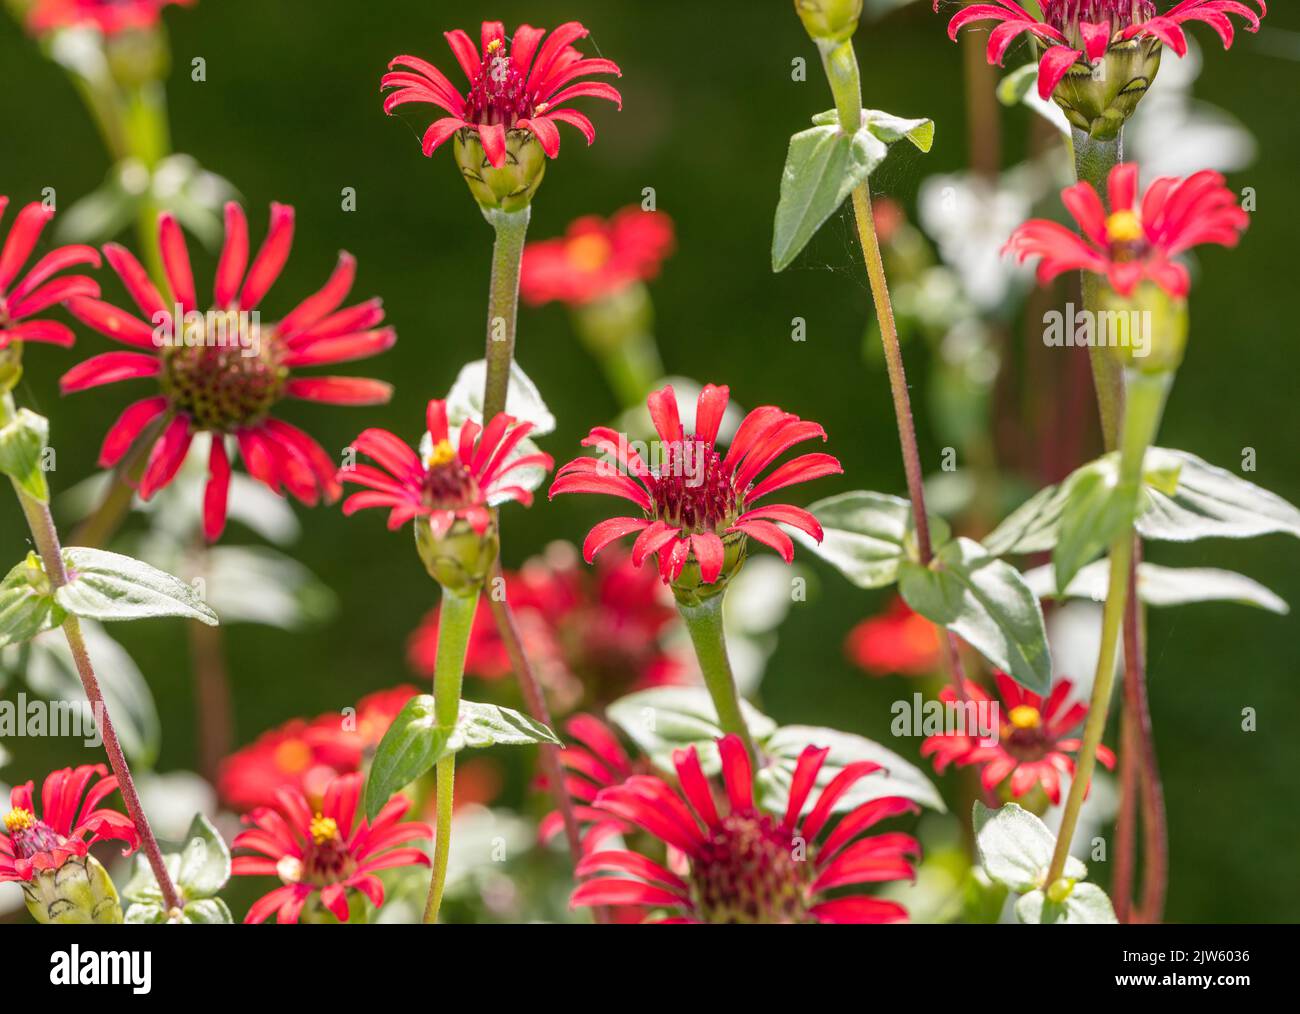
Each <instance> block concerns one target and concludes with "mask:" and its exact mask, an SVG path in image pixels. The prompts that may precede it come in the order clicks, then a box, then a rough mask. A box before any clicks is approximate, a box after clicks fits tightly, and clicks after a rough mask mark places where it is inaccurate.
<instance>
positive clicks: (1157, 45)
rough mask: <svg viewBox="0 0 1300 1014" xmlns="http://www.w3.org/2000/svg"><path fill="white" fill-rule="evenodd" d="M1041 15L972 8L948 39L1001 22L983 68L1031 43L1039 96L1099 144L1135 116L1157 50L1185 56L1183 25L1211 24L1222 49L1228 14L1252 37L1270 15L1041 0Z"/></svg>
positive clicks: (1206, 5)
mask: <svg viewBox="0 0 1300 1014" xmlns="http://www.w3.org/2000/svg"><path fill="white" fill-rule="evenodd" d="M939 2H940V0H934V9H935V10H936V11H937V10H938V9H939ZM1256 7H1258V9H1259V12H1258V13H1256V12H1255V9H1254V8H1256ZM1042 9H1043V17H1042V19H1041V20H1040V19H1039V18H1037V17H1035V16H1034V15H1033V14H1031V13H1030V12H1029V11H1027V10H1026V9H1025V8H1024V7H1023V6H1021V5H1020V4H1019V3H1017V2H1016V0H992V2H989V3H975V4H971V5H969V6H966V7H963V8H962V9H961V10H959V11H958V12H957V13H956V14H954V15H953V17H952V20H951V21H950V22H949V23H948V35H949V37H950V38H952V39H954V40H955V39H956V38H957V33H958V32H959V31H960V30H961V29H962V28H965V27H966V26H967V25H970V24H973V23H975V22H980V21H996V22H999V24H998V25H997V26H996V27H995V28H994V29H993V31H992V33H991V34H990V35H989V46H988V59H989V63H995V64H998V65H1001V64H1002V61H1003V58H1004V57H1005V56H1006V53H1007V50H1008V49H1009V48H1010V47H1011V44H1012V43H1013V42H1015V41H1016V40H1017V39H1018V38H1020V37H1021V36H1023V35H1028V36H1030V38H1031V39H1032V40H1033V42H1034V45H1035V47H1036V48H1037V50H1038V53H1039V61H1038V93H1039V95H1041V96H1042V97H1043V98H1047V97H1049V96H1050V97H1051V98H1052V99H1053V100H1054V101H1055V102H1056V104H1057V105H1058V106H1060V107H1061V109H1062V110H1063V111H1064V113H1065V115H1066V117H1067V119H1069V121H1070V123H1071V124H1072V125H1073V126H1074V127H1076V128H1078V129H1079V130H1083V131H1086V132H1087V133H1089V134H1091V135H1092V136H1093V137H1098V138H1112V137H1115V136H1116V135H1117V134H1118V133H1119V130H1120V128H1122V127H1123V125H1124V123H1125V121H1126V120H1127V119H1128V118H1129V117H1130V116H1131V115H1133V111H1134V110H1135V109H1136V108H1137V105H1138V103H1139V102H1140V101H1141V99H1142V96H1143V95H1145V94H1146V92H1147V89H1149V88H1150V87H1151V82H1152V81H1153V80H1154V79H1155V76H1156V72H1157V71H1158V70H1159V69H1160V55H1161V52H1162V50H1163V47H1165V46H1168V47H1169V48H1170V49H1172V50H1173V51H1174V52H1175V53H1177V54H1178V55H1179V56H1183V55H1185V54H1186V53H1187V36H1186V33H1185V31H1184V26H1185V25H1186V24H1188V23H1190V22H1195V21H1199V22H1202V23H1204V24H1206V25H1209V26H1210V27H1211V28H1212V29H1214V31H1215V32H1217V33H1218V35H1219V37H1220V38H1221V39H1222V40H1223V45H1224V47H1225V48H1228V47H1230V46H1231V45H1232V42H1233V39H1234V37H1235V34H1236V29H1235V28H1234V23H1233V21H1232V19H1231V17H1230V15H1232V16H1235V17H1240V18H1242V19H1243V20H1244V22H1245V25H1246V27H1247V28H1248V29H1249V30H1250V31H1252V32H1255V31H1259V23H1260V18H1262V17H1263V16H1264V15H1265V14H1267V13H1268V8H1267V6H1266V4H1265V0H1180V2H1178V3H1175V4H1173V5H1172V6H1171V7H1168V8H1167V9H1165V10H1163V11H1162V10H1161V9H1160V4H1158V3H1156V2H1155V0H1042Z"/></svg>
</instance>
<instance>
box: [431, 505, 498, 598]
mask: <svg viewBox="0 0 1300 1014" xmlns="http://www.w3.org/2000/svg"><path fill="white" fill-rule="evenodd" d="M415 545H416V548H417V549H418V550H419V552H420V559H421V560H423V561H424V566H425V569H426V570H428V572H429V576H430V577H432V578H433V579H434V580H435V581H437V582H438V584H440V585H441V586H442V587H443V588H444V589H446V590H447V591H448V592H451V593H452V594H453V595H472V594H474V593H476V592H477V591H478V590H479V589H480V588H482V587H483V582H484V581H486V580H487V577H488V574H489V573H491V570H492V565H493V564H494V563H495V562H496V559H497V553H498V551H499V550H500V548H501V540H500V538H499V537H498V534H497V527H496V522H495V521H493V522H492V524H490V525H489V526H488V528H487V530H486V531H485V532H484V533H483V534H482V535H479V534H478V533H477V532H475V531H474V529H473V528H472V527H471V526H470V525H469V523H468V522H467V521H464V520H458V521H456V522H455V523H454V524H453V525H452V526H451V528H449V529H448V530H447V533H446V534H445V535H442V536H438V535H435V534H434V531H433V526H432V525H431V524H430V523H429V519H428V518H427V517H419V518H416V520H415Z"/></svg>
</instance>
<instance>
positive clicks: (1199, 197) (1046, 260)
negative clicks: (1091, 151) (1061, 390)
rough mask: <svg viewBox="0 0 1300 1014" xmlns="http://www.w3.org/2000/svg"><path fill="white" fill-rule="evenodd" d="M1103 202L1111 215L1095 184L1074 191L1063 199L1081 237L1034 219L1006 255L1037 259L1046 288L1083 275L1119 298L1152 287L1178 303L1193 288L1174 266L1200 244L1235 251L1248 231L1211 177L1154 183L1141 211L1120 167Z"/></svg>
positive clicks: (1133, 181) (1128, 171)
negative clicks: (1093, 276)
mask: <svg viewBox="0 0 1300 1014" xmlns="http://www.w3.org/2000/svg"><path fill="white" fill-rule="evenodd" d="M1108 196H1109V199H1110V212H1109V214H1108V213H1107V211H1106V208H1105V206H1103V204H1102V202H1101V197H1100V196H1099V195H1098V194H1097V191H1096V190H1094V189H1093V187H1092V184H1090V183H1076V184H1075V185H1074V186H1072V187H1069V188H1067V189H1066V190H1064V191H1062V193H1061V199H1062V200H1064V201H1065V206H1066V207H1067V208H1068V209H1069V210H1070V214H1071V215H1073V216H1074V218H1075V221H1077V222H1078V223H1079V228H1080V229H1081V230H1082V232H1083V235H1082V236H1079V235H1078V234H1077V233H1075V232H1073V231H1071V230H1070V229H1067V228H1066V227H1065V226H1063V225H1061V224H1060V223H1058V222H1049V221H1045V220H1043V219H1034V220H1032V221H1029V222H1026V223H1025V224H1024V225H1022V226H1020V228H1018V229H1017V230H1016V231H1015V232H1014V233H1012V235H1011V239H1009V240H1008V241H1007V246H1006V249H1007V251H1008V252H1009V253H1012V254H1015V256H1016V257H1017V258H1018V259H1019V260H1022V261H1024V260H1027V259H1029V258H1031V257H1038V258H1041V263H1040V264H1039V266H1038V278H1039V281H1041V282H1043V283H1044V284H1046V283H1047V282H1050V281H1051V280H1052V279H1053V278H1056V277H1057V276H1058V275H1061V274H1064V273H1065V272H1067V271H1080V270H1082V271H1090V272H1092V273H1094V274H1098V275H1101V276H1103V277H1104V278H1105V279H1106V280H1107V282H1108V283H1109V284H1110V287H1111V288H1112V289H1114V290H1115V291H1116V292H1118V293H1119V294H1120V295H1122V296H1130V295H1132V294H1133V291H1134V290H1135V289H1136V288H1137V286H1138V285H1139V284H1140V283H1141V282H1143V281H1145V280H1148V279H1149V280H1150V281H1152V282H1154V283H1155V284H1157V285H1159V286H1160V288H1162V289H1164V290H1165V292H1167V293H1169V295H1171V296H1173V297H1174V298H1176V299H1182V298H1185V297H1186V296H1187V293H1188V291H1189V289H1190V288H1191V280H1190V277H1189V275H1188V273H1187V268H1185V267H1184V266H1183V265H1182V264H1179V263H1178V262H1176V261H1174V260H1172V258H1174V257H1177V256H1178V255H1179V254H1181V253H1184V252H1186V251H1187V250H1190V249H1191V248H1192V247H1194V246H1200V245H1202V244H1205V243H1216V244H1218V245H1220V246H1226V247H1233V246H1236V245H1237V241H1238V240H1239V239H1240V238H1241V234H1242V232H1243V231H1245V229H1246V227H1247V226H1248V225H1249V224H1250V215H1249V214H1247V213H1246V211H1245V210H1244V209H1243V208H1242V207H1241V206H1240V205H1239V204H1238V203H1237V197H1236V195H1235V194H1233V192H1232V191H1231V190H1229V189H1228V188H1227V187H1226V186H1224V181H1223V177H1222V176H1221V175H1220V174H1219V173H1216V172H1212V171H1210V170H1206V171H1205V172H1199V173H1196V174H1195V175H1194V176H1189V177H1187V178H1186V179H1177V178H1175V177H1171V176H1165V177H1161V178H1160V179H1157V180H1153V181H1152V182H1151V184H1150V185H1149V186H1148V187H1147V189H1146V192H1145V194H1144V195H1143V196H1142V200H1141V202H1140V203H1139V201H1138V167H1137V166H1136V165H1135V164H1133V163H1131V162H1130V163H1125V164H1123V165H1118V166H1116V167H1115V168H1114V169H1113V170H1112V171H1111V174H1110V180H1109V195H1108Z"/></svg>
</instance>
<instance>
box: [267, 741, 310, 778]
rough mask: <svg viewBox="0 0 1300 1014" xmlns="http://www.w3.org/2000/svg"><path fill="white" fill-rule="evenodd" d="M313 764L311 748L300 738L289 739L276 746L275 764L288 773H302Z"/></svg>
mask: <svg viewBox="0 0 1300 1014" xmlns="http://www.w3.org/2000/svg"><path fill="white" fill-rule="evenodd" d="M310 764H311V748H310V747H309V746H308V745H307V744H306V743H304V742H303V741H302V740H300V739H289V740H285V742H283V743H281V744H280V745H279V746H277V747H276V748H275V766H276V767H278V768H279V769H280V770H281V771H283V772H284V773H285V774H287V775H296V774H300V773H301V772H303V771H306V770H307V767H308V766H309V765H310Z"/></svg>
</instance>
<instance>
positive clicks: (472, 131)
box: [382, 21, 623, 211]
mask: <svg viewBox="0 0 1300 1014" xmlns="http://www.w3.org/2000/svg"><path fill="white" fill-rule="evenodd" d="M586 36H587V29H586V28H584V27H583V26H582V25H581V24H579V23H578V22H576V21H570V22H568V23H567V24H564V25H561V26H560V27H559V28H557V29H556V30H555V31H554V32H552V33H551V34H550V36H549V37H547V35H546V32H545V30H544V29H540V28H533V27H531V26H529V25H521V26H519V28H517V29H516V30H515V33H514V35H513V36H511V37H507V36H506V33H505V26H504V25H503V24H502V23H501V22H499V21H485V22H483V26H482V30H481V35H480V39H481V43H480V45H479V46H478V47H475V45H474V42H473V40H471V39H470V37H469V36H468V35H467V34H466V33H465V32H463V31H461V30H460V29H457V30H455V31H452V32H447V33H446V39H447V42H448V44H449V45H450V46H451V50H452V53H453V54H454V55H455V57H456V62H457V63H458V64H460V68H461V70H462V71H463V72H464V74H465V77H466V78H468V79H469V83H470V88H469V92H468V93H464V94H462V93H461V92H459V91H457V89H456V87H455V86H454V85H453V84H452V83H451V81H449V80H448V79H447V77H446V75H444V74H443V73H442V71H440V70H438V69H437V68H436V67H434V66H433V65H432V64H431V63H429V62H428V61H426V60H422V59H420V58H419V57H416V56H398V57H394V58H393V60H392V61H391V62H390V63H389V65H388V66H389V73H388V74H385V75H384V78H383V81H382V87H383V88H384V89H391V90H390V91H389V94H388V95H387V96H386V97H385V99H384V111H385V112H386V113H389V114H390V115H391V114H392V112H393V110H394V109H396V108H397V107H398V106H401V105H405V104H407V103H412V102H418V103H428V104H429V105H434V106H437V107H439V108H440V109H442V110H444V111H445V112H446V113H447V114H448V115H447V116H444V117H442V118H440V119H438V120H435V121H434V122H433V123H432V124H431V125H430V126H429V128H428V129H427V130H426V131H425V133H424V138H423V142H422V146H423V149H424V153H425V155H430V156H431V155H432V154H433V153H434V151H436V150H437V149H438V148H439V147H441V146H442V145H443V144H445V143H446V142H447V141H448V140H449V139H451V138H452V137H453V136H454V137H455V151H456V162H457V164H458V165H459V166H460V169H461V172H462V174H463V175H464V176H465V179H466V181H467V182H468V184H469V187H470V191H471V192H472V193H473V195H474V197H475V199H476V200H477V201H478V202H479V204H480V205H482V206H483V207H484V208H493V209H498V208H499V209H501V210H503V211H518V210H521V209H523V208H525V207H527V206H528V204H529V203H530V202H531V201H532V197H533V194H534V193H536V191H537V188H538V187H539V186H540V185H541V182H542V176H543V174H544V173H545V171H546V159H547V158H555V157H556V156H557V155H558V154H559V153H560V131H559V127H558V124H560V123H567V124H569V125H570V126H573V127H576V128H577V129H578V130H579V131H580V132H581V133H582V135H583V136H584V137H585V138H586V139H587V143H588V144H591V143H592V142H593V141H594V140H595V137H596V130H595V128H594V127H593V126H592V123H591V120H589V119H588V118H587V117H586V116H584V115H583V114H582V113H580V112H578V111H577V110H576V109H572V108H570V107H569V106H568V103H569V102H571V101H572V100H573V99H577V98H583V97H592V98H601V99H607V100H608V101H610V102H614V103H615V104H617V105H618V106H619V108H622V102H623V100H622V96H620V95H619V93H618V91H617V90H616V89H615V88H614V87H613V86H612V85H609V84H606V83H604V82H600V81H582V80H579V79H580V78H589V77H591V76H593V75H598V74H614V75H619V74H620V73H621V72H620V71H619V69H618V65H617V64H615V63H614V62H613V61H611V60H606V59H603V58H587V57H584V56H583V55H582V53H581V52H580V51H579V50H578V49H576V48H575V47H574V46H573V43H575V42H577V41H578V40H580V39H583V38H585V37H586ZM399 68H400V69H399Z"/></svg>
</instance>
